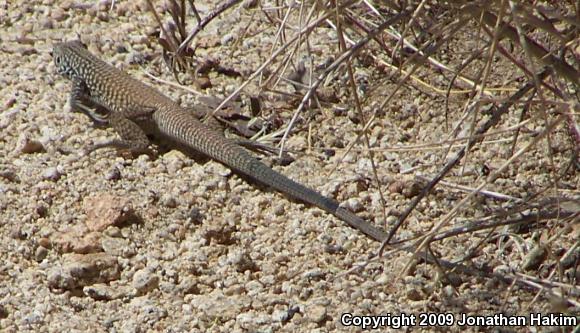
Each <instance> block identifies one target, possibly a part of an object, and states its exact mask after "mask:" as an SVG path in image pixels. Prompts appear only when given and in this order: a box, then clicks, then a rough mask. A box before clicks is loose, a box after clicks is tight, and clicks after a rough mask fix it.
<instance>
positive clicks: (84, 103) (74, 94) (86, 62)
mask: <svg viewBox="0 0 580 333" xmlns="http://www.w3.org/2000/svg"><path fill="white" fill-rule="evenodd" d="M52 56H53V59H54V64H55V67H56V71H57V73H58V74H61V75H63V76H64V77H66V78H68V79H70V80H71V81H72V88H71V93H70V97H69V104H70V106H71V109H72V110H74V111H79V112H82V113H84V114H86V115H87V116H89V118H91V119H92V120H93V122H94V123H95V124H97V125H99V126H110V127H112V128H113V129H114V130H115V132H116V133H117V135H118V136H119V139H113V140H109V141H108V142H105V143H100V144H95V145H93V146H92V147H90V148H89V150H88V151H89V152H90V151H93V150H96V149H100V148H105V147H113V148H117V149H125V150H130V151H132V152H136V153H144V152H148V151H149V148H148V147H149V145H150V140H149V138H148V136H147V135H153V136H155V137H160V138H161V139H162V140H163V142H164V143H166V142H168V143H170V144H171V145H172V146H173V147H175V148H177V149H187V150H193V151H195V152H198V153H201V154H202V155H205V156H208V157H210V158H211V159H214V160H216V161H218V162H220V163H222V164H224V165H226V166H227V167H229V168H231V169H232V170H234V171H235V172H238V173H240V174H242V175H245V176H248V177H250V178H251V179H253V180H255V181H257V182H259V183H262V184H264V185H267V186H269V187H271V188H274V189H275V190H277V191H279V192H282V193H283V194H285V195H288V196H290V197H293V198H295V199H298V200H299V201H302V202H306V203H308V204H311V205H313V206H316V207H318V208H320V209H322V210H324V211H326V212H328V213H330V214H332V215H334V216H336V217H337V218H339V219H340V220H342V221H344V222H346V223H347V224H348V225H349V226H351V227H353V228H355V229H357V230H359V231H360V232H362V233H363V234H365V235H366V236H367V237H369V238H371V239H373V240H375V241H383V240H384V239H385V238H386V233H385V232H384V231H383V230H381V229H380V228H378V227H375V226H374V225H372V224H370V223H369V222H367V221H365V220H363V219H362V218H360V217H358V216H357V215H356V214H354V213H352V212H350V211H349V210H347V209H345V208H343V207H341V206H340V204H339V203H338V202H337V201H336V200H334V199H332V198H329V197H325V196H323V195H322V194H320V193H319V192H317V191H315V190H313V189H311V188H309V187H306V186H304V185H302V184H300V183H298V182H296V181H294V180H292V179H290V178H288V177H286V176H284V175H283V174H281V173H279V172H277V171H275V170H274V169H272V168H270V167H268V166H267V165H266V164H264V163H263V162H261V161H259V160H258V159H257V158H255V157H254V156H253V155H251V154H250V153H249V152H248V151H246V150H245V149H243V148H242V147H240V146H239V145H237V144H236V142H235V141H233V140H231V139H228V138H226V137H225V136H223V135H221V134H220V133H218V132H217V131H215V130H212V129H211V128H210V127H208V126H206V125H205V124H204V123H202V122H201V121H199V120H198V119H197V118H195V117H194V116H193V115H192V114H191V113H190V112H188V111H187V110H186V109H185V108H183V107H181V106H180V105H179V104H178V103H177V102H175V101H173V100H172V99H171V98H169V97H167V96H165V95H164V94H162V93H161V92H159V91H158V90H157V89H155V88H153V87H150V86H148V85H146V84H145V83H143V82H140V81H138V80H137V79H135V78H133V77H132V76H130V75H129V74H127V73H125V72H123V71H121V70H119V69H117V68H116V67H114V66H112V65H109V64H108V63H107V62H105V61H103V60H101V59H100V58H98V57H97V56H95V55H93V54H92V53H91V52H90V51H89V50H88V49H87V47H86V46H85V45H84V44H83V43H82V42H80V41H78V40H74V41H69V42H62V43H56V44H55V45H54V46H53V50H52Z"/></svg>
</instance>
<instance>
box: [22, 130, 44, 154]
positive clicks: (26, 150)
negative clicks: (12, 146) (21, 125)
mask: <svg viewBox="0 0 580 333" xmlns="http://www.w3.org/2000/svg"><path fill="white" fill-rule="evenodd" d="M16 150H17V151H19V152H21V153H23V154H33V153H41V152H44V151H45V149H44V146H43V145H42V143H40V142H39V141H37V140H33V139H30V138H29V137H28V136H27V135H26V134H21V135H20V137H19V138H18V143H17V144H16Z"/></svg>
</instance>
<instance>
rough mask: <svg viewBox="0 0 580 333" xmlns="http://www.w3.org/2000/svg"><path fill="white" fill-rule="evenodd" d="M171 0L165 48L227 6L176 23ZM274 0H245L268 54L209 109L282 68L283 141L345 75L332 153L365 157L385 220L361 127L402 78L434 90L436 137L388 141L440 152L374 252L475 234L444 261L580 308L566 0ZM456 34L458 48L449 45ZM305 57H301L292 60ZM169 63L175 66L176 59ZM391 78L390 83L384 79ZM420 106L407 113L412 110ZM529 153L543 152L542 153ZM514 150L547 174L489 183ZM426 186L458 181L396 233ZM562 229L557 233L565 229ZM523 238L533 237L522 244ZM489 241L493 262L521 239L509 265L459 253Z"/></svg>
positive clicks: (424, 249)
mask: <svg viewBox="0 0 580 333" xmlns="http://www.w3.org/2000/svg"><path fill="white" fill-rule="evenodd" d="M172 3H174V5H173V6H172V7H171V8H173V11H171V17H172V18H173V20H174V25H173V26H175V27H177V29H173V31H166V32H165V33H164V36H165V37H164V38H161V39H160V42H161V44H162V46H163V47H164V49H165V51H166V52H167V53H170V54H172V55H173V56H172V59H183V58H184V57H185V58H187V57H195V54H194V53H195V52H194V50H192V49H190V48H189V45H190V43H191V42H192V41H193V40H194V37H195V36H196V34H197V33H198V32H199V31H200V30H201V29H203V27H204V26H205V25H207V24H208V23H210V21H211V20H212V19H214V18H216V17H217V16H218V15H219V14H220V13H223V12H225V11H227V10H232V8H233V6H234V5H236V4H237V2H236V1H228V2H225V3H224V4H223V5H222V6H219V7H218V8H216V10H215V11H213V12H212V14H211V15H210V16H208V17H207V18H200V17H199V15H197V14H196V15H197V22H198V25H197V26H195V27H194V28H193V30H192V32H191V33H189V34H185V29H186V28H185V23H184V22H185V20H183V19H182V17H183V15H185V14H184V11H183V8H184V6H185V2H184V1H182V2H181V4H180V5H178V4H176V2H175V1H173V2H172ZM275 3H276V5H274V3H268V4H266V3H259V2H258V3H254V4H252V3H250V2H246V3H244V6H247V7H248V8H250V9H249V10H251V11H252V12H253V14H252V15H263V16H265V17H266V19H267V20H268V21H269V22H270V26H268V27H266V28H265V29H268V30H270V31H275V34H274V36H275V37H274V40H272V41H271V45H272V48H271V53H270V55H269V57H268V58H267V59H266V60H265V61H264V62H263V63H262V65H261V66H259V67H258V68H257V69H256V70H255V71H254V72H253V74H251V75H249V76H248V77H247V80H246V81H245V82H244V83H243V84H241V85H240V86H239V88H238V89H236V90H235V92H234V93H233V94H231V95H230V96H229V97H228V98H226V99H225V100H224V101H223V103H222V104H221V105H220V106H218V107H217V108H216V110H218V109H219V108H221V107H222V106H223V105H225V104H226V103H227V102H228V101H230V100H232V99H233V98H234V97H236V96H238V95H239V94H240V93H241V92H243V91H244V89H245V88H246V87H247V86H248V84H250V83H251V82H253V83H256V84H258V85H259V87H260V88H261V90H262V94H263V95H279V94H281V93H282V92H283V91H285V90H286V89H285V88H284V87H283V86H284V85H286V84H287V83H288V77H289V76H288V75H287V74H286V73H288V72H289V71H290V72H292V70H291V69H292V68H294V69H295V70H294V71H293V74H292V75H290V77H291V80H292V81H294V85H295V87H297V88H296V91H295V92H294V94H292V93H285V94H289V95H291V96H292V95H293V96H297V98H298V100H299V103H298V105H297V106H296V108H295V111H294V114H293V117H292V118H291V119H290V120H289V122H288V123H287V124H286V127H284V128H283V129H282V130H279V131H278V132H276V135H277V136H278V137H279V138H280V150H281V151H282V150H283V149H284V146H285V142H286V140H287V138H288V135H290V134H291V133H292V131H293V129H294V126H295V121H296V120H297V119H298V118H299V117H302V116H303V114H304V112H305V111H306V110H308V109H309V108H312V107H315V106H321V105H323V104H324V103H325V102H324V101H321V98H320V95H319V91H320V88H321V87H323V86H326V85H332V82H333V80H335V79H336V78H340V77H342V78H346V79H345V81H344V84H343V85H342V86H341V89H343V94H342V96H341V101H342V102H344V103H348V105H349V106H351V107H352V109H353V110H354V113H355V114H356V117H357V119H358V121H359V127H360V128H359V129H360V131H359V132H358V133H359V135H358V137H357V138H356V140H352V141H351V142H349V144H348V146H347V148H346V149H345V150H344V151H343V152H342V153H343V156H345V155H346V154H347V153H348V152H349V151H351V150H352V149H362V150H364V151H365V153H366V154H367V155H368V157H369V158H370V159H371V161H373V164H372V167H373V168H374V177H375V185H376V189H377V191H378V193H380V195H381V198H382V201H383V205H382V206H383V207H384V210H383V213H382V214H383V216H382V217H379V216H377V220H380V219H383V220H384V219H385V217H386V215H387V212H386V208H387V207H388V205H389V203H388V202H387V199H386V196H385V195H384V194H383V192H384V189H383V187H384V184H381V183H380V181H379V177H378V175H377V170H376V163H374V161H375V160H376V156H377V155H378V154H381V153H382V152H384V151H382V150H380V149H376V148H375V147H373V146H372V145H371V143H370V142H371V140H370V136H371V132H370V129H371V128H372V126H373V125H374V124H375V123H376V121H377V120H378V119H379V118H380V117H382V116H383V115H384V113H385V110H386V109H387V108H388V106H389V105H390V104H392V103H393V101H394V100H395V99H397V98H398V96H399V94H400V92H401V90H402V89H403V88H404V87H411V88H413V89H418V90H420V91H422V92H423V93H424V94H425V95H427V96H431V97H432V98H442V99H444V100H445V104H444V107H445V119H446V120H447V121H446V122H445V123H444V124H441V125H442V126H444V128H445V131H446V137H445V138H441V139H440V140H437V141H432V142H425V143H424V144H423V145H422V146H417V147H412V146H408V147H404V146H397V147H393V149H399V150H404V149H409V150H411V149H415V148H416V149H418V150H420V149H430V150H431V151H433V150H438V151H439V152H440V153H439V164H438V166H437V167H438V169H439V171H438V172H437V173H436V174H433V175H431V176H430V177H428V178H427V179H425V176H424V175H422V176H419V175H418V177H423V178H424V180H425V186H424V187H423V188H422V190H421V191H420V193H419V194H418V195H417V196H415V197H414V198H413V199H412V200H410V202H409V203H408V205H407V207H406V209H405V210H404V211H403V212H402V213H401V214H400V215H399V217H398V221H397V222H396V223H395V224H394V225H389V226H388V228H389V232H390V233H389V238H388V239H386V240H385V241H384V242H383V244H382V246H381V247H380V250H378V251H377V256H376V257H375V258H373V259H372V261H385V262H386V261H388V259H386V258H385V257H381V256H380V255H381V254H382V253H383V251H384V250H385V249H393V248H396V247H401V246H408V247H407V249H413V250H414V253H415V254H416V256H418V257H420V256H421V255H422V253H436V252H438V253H440V252H444V251H443V250H444V249H445V246H446V243H445V242H444V240H448V239H450V238H458V239H466V238H469V239H475V240H476V241H475V242H472V243H471V244H472V245H471V246H470V249H469V251H468V253H466V254H465V255H464V256H463V257H461V258H451V259H448V260H450V261H451V262H452V263H453V264H455V265H460V264H462V265H463V264H465V266H470V267H469V269H468V270H464V272H467V273H469V272H471V273H474V274H479V275H483V276H487V277H492V276H495V277H497V278H500V279H501V280H502V281H505V282H506V285H507V286H509V285H510V284H513V283H515V284H519V285H521V286H523V287H524V289H526V290H530V291H531V292H537V293H538V296H544V295H551V296H556V297H558V298H561V299H562V300H563V301H564V303H566V304H567V305H568V306H580V303H579V302H578V295H579V294H580V290H579V289H578V287H577V284H578V281H577V277H578V271H577V269H578V262H579V261H580V246H579V245H580V241H578V238H577V237H575V236H572V237H571V238H572V241H570V236H569V235H570V234H571V235H578V234H579V225H578V224H579V223H578V222H579V220H580V218H579V215H580V214H579V203H578V200H579V199H580V195H579V193H578V188H577V180H578V178H577V172H578V169H579V167H580V162H579V157H578V156H579V153H580V132H579V127H578V122H577V119H578V112H579V110H580V103H579V101H578V86H579V78H580V74H579V72H578V70H577V68H579V52H580V41H579V39H578V35H579V34H578V31H579V29H580V21H578V17H579V11H580V8H578V7H575V6H577V5H578V4H577V3H575V2H572V1H570V2H558V3H557V4H554V3H552V4H540V3H530V2H516V1H505V0H503V1H472V2H465V3H464V2H438V1H410V2H399V1H383V2H370V1H342V2H320V1H309V2H301V3H299V2H292V1H286V2H281V1H279V2H275ZM378 3H381V5H380V6H379V5H378ZM402 3H404V6H403V5H402ZM288 4H290V5H288ZM190 6H193V3H191V4H190ZM151 8H153V6H152V7H151ZM152 10H153V11H155V10H154V9H152ZM195 13H197V12H196V11H195ZM156 16H157V17H159V14H158V13H156ZM158 20H159V24H160V25H162V23H161V20H160V19H158ZM329 28H330V29H333V30H334V33H335V35H336V43H334V44H333V45H334V47H335V48H334V49H330V50H328V54H329V55H332V56H333V58H332V61H331V62H329V63H327V64H326V65H325V66H324V67H323V68H317V67H316V66H315V65H314V61H313V59H318V58H319V55H316V54H313V53H311V47H310V45H311V43H313V40H314V39H316V38H321V37H320V35H321V34H327V32H328V29H329ZM164 29H165V30H168V29H167V28H164ZM175 31H178V32H179V33H178V34H176V33H175ZM168 36H169V37H168ZM178 36H179V37H178ZM240 38H243V36H242V37H240ZM323 38H324V37H323ZM458 45H459V46H462V47H463V49H461V50H457V52H454V53H450V50H455V49H456V48H457V46H458ZM305 55H306V56H307V57H304V56H305ZM175 56H176V57H175ZM304 58H306V59H308V60H306V61H303V60H301V59H304ZM363 64H364V65H363ZM357 66H358V67H361V66H362V67H364V68H365V70H367V71H368V72H370V73H371V74H370V75H371V77H373V78H379V79H377V80H373V81H372V82H361V81H360V79H359V78H358V77H357V76H356V70H357ZM171 68H172V70H174V71H175V70H176V68H177V67H176V66H174V65H173V66H171ZM296 81H298V82H296ZM335 81H336V80H335ZM393 82H394V83H395V85H394V88H389V89H386V88H385V87H386V84H387V83H393ZM442 83H443V84H442ZM458 99H460V100H461V103H458V102H457V100H458ZM458 105H462V106H459V107H458ZM422 118H423V117H422V116H421V115H419V116H418V117H417V119H418V120H417V121H421V120H422ZM531 124H533V126H532V128H534V130H533V131H532V132H530V131H529V130H528V132H525V133H524V132H523V131H522V129H524V128H526V127H527V126H529V125H531ZM492 140H503V142H508V143H509V145H507V146H508V148H506V149H504V150H503V151H502V154H503V156H505V157H506V158H505V159H504V160H503V162H502V163H501V164H500V165H497V166H494V167H491V168H490V167H489V166H488V165H487V163H486V162H487V161H486V160H485V158H483V157H482V156H484V155H482V154H476V153H475V152H476V151H480V150H485V149H486V147H487V145H486V143H487V141H492ZM537 156H543V157H545V158H543V159H541V160H540V159H538V158H537ZM525 160H528V161H529V160H532V161H533V160H536V161H537V165H536V168H535V170H534V168H532V170H531V171H529V170H528V172H531V175H534V173H537V174H540V173H542V174H547V175H549V178H550V179H549V181H548V184H549V185H548V186H546V187H532V188H525V189H524V188H520V189H515V190H514V191H512V193H526V195H525V196H517V195H508V194H504V193H499V192H496V191H492V190H489V188H490V187H491V185H493V184H495V183H496V182H497V180H498V178H502V179H506V178H507V179H509V180H510V181H509V183H510V184H513V186H517V184H519V183H520V182H518V181H516V179H515V178H516V177H518V172H516V173H513V172H507V170H510V169H513V170H519V168H518V166H517V163H519V162H521V161H525ZM545 164H547V165H545ZM467 166H473V167H474V168H476V169H480V170H481V174H480V175H479V177H477V179H475V181H474V182H473V183H471V184H455V183H454V182H453V181H452V180H447V179H448V178H450V173H451V172H452V171H454V172H456V173H461V172H462V171H463V170H464V168H466V167H467ZM546 170H547V171H546ZM528 176H529V175H528ZM562 179H568V180H570V179H572V181H573V180H574V179H576V187H575V188H563V187H562V186H561V180H562ZM437 189H441V190H442V191H456V192H459V193H461V196H460V200H457V202H456V203H455V204H454V205H453V207H452V208H451V209H449V211H448V212H447V213H446V214H444V215H443V216H441V217H439V218H437V219H436V220H434V221H432V222H433V223H432V227H431V228H430V229H429V230H423V231H422V232H421V233H416V234H415V235H414V236H413V237H412V238H410V239H403V238H402V237H399V236H398V232H399V231H400V230H401V229H403V228H405V227H406V226H407V223H408V217H409V216H411V215H412V214H414V212H415V209H416V208H417V206H418V205H419V204H420V203H421V202H424V201H425V200H426V198H428V197H429V196H430V195H432V194H433V193H434V191H435V190H437ZM482 197H483V198H486V199H488V200H491V201H493V202H496V203H497V204H494V205H491V208H490V209H489V210H488V211H486V214H485V216H483V217H481V216H479V217H475V216H474V215H473V214H471V215H470V213H469V212H472V211H478V208H477V207H476V205H477V202H478V200H477V198H482ZM470 216H471V217H470ZM516 230H519V231H516ZM522 230H523V231H522ZM563 235H568V236H567V237H568V238H566V239H563V238H562V237H563ZM533 237H536V238H537V239H539V240H538V241H537V242H536V241H534V242H532V241H531V240H532V238H533ZM574 239H576V240H575V241H574ZM494 242H495V243H496V244H497V252H496V253H497V255H498V257H497V258H495V259H497V260H496V261H495V262H504V259H502V258H504V257H503V256H501V254H502V251H505V249H506V248H508V247H509V248H515V249H516V250H515V251H516V252H518V251H521V252H520V253H519V255H520V256H521V258H522V260H521V263H520V264H519V265H518V266H517V268H516V269H515V270H510V271H505V270H496V269H495V268H496V267H491V269H480V268H477V266H474V265H470V263H471V262H472V260H473V259H474V258H477V257H478V256H479V255H481V251H482V247H483V246H484V245H485V244H490V243H494ZM411 244H412V245H411ZM530 244H536V245H535V246H532V245H530ZM556 244H558V246H556ZM434 248H436V249H437V251H434V250H433V249H434ZM409 265H411V261H410V262H409ZM462 267H463V266H462ZM507 267H512V266H510V265H507ZM444 268H449V267H446V266H445V267H444ZM353 271H355V270H354V269H353Z"/></svg>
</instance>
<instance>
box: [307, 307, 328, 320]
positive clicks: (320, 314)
mask: <svg viewBox="0 0 580 333" xmlns="http://www.w3.org/2000/svg"><path fill="white" fill-rule="evenodd" d="M306 317H307V318H308V319H309V320H310V321H311V322H313V323H317V324H318V325H321V324H324V322H325V321H327V320H328V314H327V311H326V306H323V305H318V304H316V305H312V306H309V307H308V309H306Z"/></svg>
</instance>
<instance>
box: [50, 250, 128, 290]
mask: <svg viewBox="0 0 580 333" xmlns="http://www.w3.org/2000/svg"><path fill="white" fill-rule="evenodd" d="M63 258H64V259H65V263H64V264H63V266H62V267H56V268H54V269H53V270H52V271H51V272H49V274H48V285H49V287H51V288H55V289H63V290H73V289H77V288H79V287H84V286H89V285H92V284H95V283H107V282H110V281H113V280H117V279H118V278H119V276H120V274H121V273H120V268H119V263H118V262H117V259H116V258H115V257H112V256H110V255H108V254H105V253H90V254H65V255H64V256H63Z"/></svg>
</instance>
